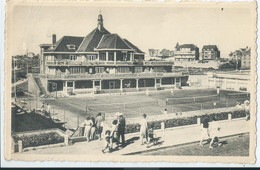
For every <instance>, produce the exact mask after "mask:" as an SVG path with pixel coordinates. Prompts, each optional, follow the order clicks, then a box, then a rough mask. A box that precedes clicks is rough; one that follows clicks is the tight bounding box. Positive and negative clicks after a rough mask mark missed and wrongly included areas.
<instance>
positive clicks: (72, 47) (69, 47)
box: [67, 44, 76, 50]
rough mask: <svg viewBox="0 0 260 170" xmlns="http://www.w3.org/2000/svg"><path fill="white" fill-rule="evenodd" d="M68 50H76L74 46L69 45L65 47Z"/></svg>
mask: <svg viewBox="0 0 260 170" xmlns="http://www.w3.org/2000/svg"><path fill="white" fill-rule="evenodd" d="M67 47H68V49H69V50H75V49H76V46H75V45H74V44H69V45H67Z"/></svg>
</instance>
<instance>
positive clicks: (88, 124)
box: [84, 116, 93, 142]
mask: <svg viewBox="0 0 260 170" xmlns="http://www.w3.org/2000/svg"><path fill="white" fill-rule="evenodd" d="M92 125H93V122H92V120H91V118H90V117H89V116H87V117H86V120H85V121H84V127H85V131H84V136H85V137H86V139H87V142H89V141H90V129H91V126H92Z"/></svg>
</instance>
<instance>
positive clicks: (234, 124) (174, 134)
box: [17, 118, 249, 155]
mask: <svg viewBox="0 0 260 170" xmlns="http://www.w3.org/2000/svg"><path fill="white" fill-rule="evenodd" d="M219 125H220V127H221V133H220V135H219V137H224V136H230V135H235V134H241V133H246V132H249V122H248V121H246V120H245V119H244V118H241V119H235V120H232V121H228V120H225V121H219ZM155 133H156V136H157V137H160V140H159V142H160V143H161V144H160V145H156V146H152V147H150V148H146V145H140V140H139V133H133V134H127V135H126V140H127V143H128V145H127V146H126V147H124V148H123V149H120V150H118V151H114V152H112V153H106V154H111V155H117V154H120V155H122V154H129V153H133V152H143V151H147V150H152V149H159V148H163V147H169V146H173V145H180V144H185V143H190V142H196V141H197V142H198V141H199V140H200V126H198V125H191V126H185V127H177V128H171V129H166V130H164V131H162V130H158V131H155ZM198 144H199V142H198ZM103 146H104V140H101V141H99V140H95V141H91V142H89V143H88V142H78V143H75V144H73V145H71V146H65V147H57V148H47V149H38V150H32V151H28V152H24V154H32V153H34V154H88V153H89V154H97V155H99V154H103V153H102V152H101V150H102V149H103ZM204 147H206V146H204ZM17 154H20V153H17Z"/></svg>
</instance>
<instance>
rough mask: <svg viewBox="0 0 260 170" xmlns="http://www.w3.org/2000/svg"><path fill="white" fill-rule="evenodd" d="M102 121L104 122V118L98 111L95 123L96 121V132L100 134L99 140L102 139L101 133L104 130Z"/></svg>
mask: <svg viewBox="0 0 260 170" xmlns="http://www.w3.org/2000/svg"><path fill="white" fill-rule="evenodd" d="M102 122H103V119H102V116H101V113H98V114H97V117H96V119H95V123H96V134H97V135H98V138H99V140H101V134H102V131H103V126H102Z"/></svg>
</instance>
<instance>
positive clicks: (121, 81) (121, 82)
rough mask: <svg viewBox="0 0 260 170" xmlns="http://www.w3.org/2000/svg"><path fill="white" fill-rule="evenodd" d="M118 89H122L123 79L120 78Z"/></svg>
mask: <svg viewBox="0 0 260 170" xmlns="http://www.w3.org/2000/svg"><path fill="white" fill-rule="evenodd" d="M120 91H123V79H120Z"/></svg>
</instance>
